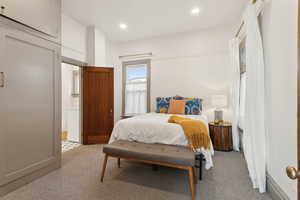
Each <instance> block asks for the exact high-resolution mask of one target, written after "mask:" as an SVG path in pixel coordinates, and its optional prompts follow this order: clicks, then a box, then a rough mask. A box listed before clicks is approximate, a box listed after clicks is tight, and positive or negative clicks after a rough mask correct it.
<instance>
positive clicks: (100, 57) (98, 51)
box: [88, 26, 112, 67]
mask: <svg viewBox="0 0 300 200" xmlns="http://www.w3.org/2000/svg"><path fill="white" fill-rule="evenodd" d="M110 46H111V43H110V41H109V39H108V37H107V36H106V34H105V33H104V32H103V31H101V30H100V29H98V28H95V27H94V26H90V27H88V63H89V65H90V66H98V67H112V57H111V55H112V53H111V47H110Z"/></svg>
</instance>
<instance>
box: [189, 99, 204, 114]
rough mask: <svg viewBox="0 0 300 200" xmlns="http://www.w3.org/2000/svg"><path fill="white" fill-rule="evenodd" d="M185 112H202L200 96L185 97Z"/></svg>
mask: <svg viewBox="0 0 300 200" xmlns="http://www.w3.org/2000/svg"><path fill="white" fill-rule="evenodd" d="M185 100H186V104H185V114H186V115H200V114H201V112H202V99H199V98H185Z"/></svg>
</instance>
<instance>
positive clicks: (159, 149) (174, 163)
mask: <svg viewBox="0 0 300 200" xmlns="http://www.w3.org/2000/svg"><path fill="white" fill-rule="evenodd" d="M103 152H104V153H105V159H104V163H103V168H102V175H101V182H103V178H104V173H105V168H106V164H107V159H108V157H115V158H118V165H119V167H120V159H125V160H130V161H136V162H142V163H147V164H153V165H161V166H166V167H173V168H178V169H183V170H187V171H188V174H189V184H190V190H191V193H192V200H194V199H195V198H196V196H195V186H194V183H197V178H196V176H195V153H194V152H193V151H192V150H191V149H189V148H186V147H180V146H172V145H163V144H145V143H138V142H130V141H125V140H118V141H115V142H113V143H111V144H107V145H105V146H104V147H103Z"/></svg>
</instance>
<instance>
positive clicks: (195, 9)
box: [191, 7, 201, 16]
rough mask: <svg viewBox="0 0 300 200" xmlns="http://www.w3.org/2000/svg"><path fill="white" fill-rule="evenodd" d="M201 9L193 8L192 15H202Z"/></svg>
mask: <svg viewBox="0 0 300 200" xmlns="http://www.w3.org/2000/svg"><path fill="white" fill-rule="evenodd" d="M200 11H201V10H200V8H199V7H195V8H193V9H192V10H191V15H192V16H197V15H199V13H200Z"/></svg>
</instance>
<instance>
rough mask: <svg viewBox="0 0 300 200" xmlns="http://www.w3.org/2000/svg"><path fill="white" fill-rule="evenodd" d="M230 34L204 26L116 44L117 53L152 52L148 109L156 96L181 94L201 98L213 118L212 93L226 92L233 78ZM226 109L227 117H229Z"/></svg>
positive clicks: (228, 30)
mask: <svg viewBox="0 0 300 200" xmlns="http://www.w3.org/2000/svg"><path fill="white" fill-rule="evenodd" d="M232 36H233V31H232V29H231V28H218V29H210V30H203V31H200V32H194V33H185V34H184V33H182V34H176V35H173V36H163V37H157V38H152V39H146V40H140V41H133V42H126V43H121V44H117V45H116V46H115V48H116V49H117V51H116V54H117V55H118V56H119V55H127V54H136V53H147V52H152V53H153V57H152V58H151V59H152V61H151V110H152V111H154V110H155V98H156V97H159V96H174V95H182V96H186V97H201V98H203V99H204V109H205V113H206V114H207V115H209V118H210V120H211V119H212V118H213V115H212V110H211V108H212V107H211V96H212V95H214V94H227V95H228V97H229V87H230V84H231V80H232V68H231V66H230V63H229V49H228V43H229V40H230V39H231V38H232ZM115 59H116V62H115V65H116V69H115V70H116V76H115V78H116V79H118V80H119V81H118V82H117V83H116V86H115V88H116V89H117V91H118V92H117V93H116V94H115V95H116V96H115V98H116V99H117V102H116V113H115V114H116V115H118V116H120V115H121V99H122V94H121V91H122V90H121V88H122V81H121V79H122V75H121V73H122V70H121V62H122V61H123V60H122V61H120V60H119V59H118V58H117V56H115ZM229 116H230V113H229V112H228V113H227V119H228V118H230V117H229Z"/></svg>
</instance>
